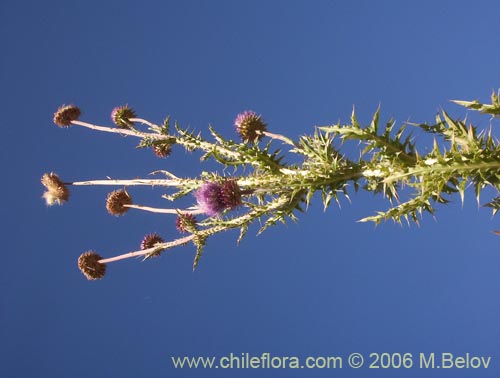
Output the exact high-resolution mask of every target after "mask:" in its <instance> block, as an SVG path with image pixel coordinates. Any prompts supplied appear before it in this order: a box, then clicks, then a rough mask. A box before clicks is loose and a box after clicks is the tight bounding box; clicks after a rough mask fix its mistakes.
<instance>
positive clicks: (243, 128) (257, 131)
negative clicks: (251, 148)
mask: <svg viewBox="0 0 500 378" xmlns="http://www.w3.org/2000/svg"><path fill="white" fill-rule="evenodd" d="M234 126H235V127H236V131H237V132H238V134H239V135H240V137H241V139H242V140H243V141H244V142H253V141H255V140H261V139H262V136H263V135H262V132H263V131H266V130H267V125H266V124H265V123H264V122H263V121H262V118H261V116H260V115H257V114H256V113H255V112H254V111H252V110H245V111H244V112H242V113H240V114H238V115H237V116H236V119H235V120H234Z"/></svg>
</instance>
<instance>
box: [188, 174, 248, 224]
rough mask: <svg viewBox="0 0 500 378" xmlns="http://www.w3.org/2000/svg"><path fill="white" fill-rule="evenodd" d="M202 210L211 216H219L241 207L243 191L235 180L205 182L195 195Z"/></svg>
mask: <svg viewBox="0 0 500 378" xmlns="http://www.w3.org/2000/svg"><path fill="white" fill-rule="evenodd" d="M195 197H196V200H197V201H198V206H199V207H200V209H201V210H202V211H203V212H204V213H205V214H207V215H209V216H214V215H219V214H220V213H222V212H223V211H224V210H226V209H229V210H232V209H234V208H236V207H238V206H239V205H241V191H240V188H239V186H238V184H237V183H236V180H234V179H228V180H225V181H224V182H205V183H204V184H203V185H202V186H201V187H200V189H198V191H197V192H196V193H195Z"/></svg>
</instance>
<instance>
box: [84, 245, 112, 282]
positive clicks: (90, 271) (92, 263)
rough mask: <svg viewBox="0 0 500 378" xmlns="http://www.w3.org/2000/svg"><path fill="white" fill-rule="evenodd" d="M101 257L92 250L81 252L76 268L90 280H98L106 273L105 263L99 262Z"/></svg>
mask: <svg viewBox="0 0 500 378" xmlns="http://www.w3.org/2000/svg"><path fill="white" fill-rule="evenodd" d="M99 260H102V257H101V256H99V255H98V254H97V253H95V252H94V251H87V252H85V253H82V254H81V255H80V257H79V258H78V268H79V269H80V271H81V272H82V273H83V274H84V275H85V277H87V279H88V280H89V281H90V280H99V279H101V278H103V277H104V275H105V274H106V264H102V263H100V262H99Z"/></svg>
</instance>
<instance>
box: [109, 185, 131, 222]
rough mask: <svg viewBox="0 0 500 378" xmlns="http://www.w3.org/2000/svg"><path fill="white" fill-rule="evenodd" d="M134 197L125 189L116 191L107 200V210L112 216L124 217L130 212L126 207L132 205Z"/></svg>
mask: <svg viewBox="0 0 500 378" xmlns="http://www.w3.org/2000/svg"><path fill="white" fill-rule="evenodd" d="M131 204H132V197H130V195H129V194H128V193H127V191H125V190H124V189H119V190H115V191H114V192H111V193H109V194H108V198H107V199H106V209H107V210H108V213H110V214H111V215H116V216H118V215H123V214H125V213H126V212H127V211H128V209H129V208H128V207H126V206H124V205H131Z"/></svg>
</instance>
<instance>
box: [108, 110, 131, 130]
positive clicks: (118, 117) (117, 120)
mask: <svg viewBox="0 0 500 378" xmlns="http://www.w3.org/2000/svg"><path fill="white" fill-rule="evenodd" d="M135 117H136V115H135V112H134V111H133V110H132V109H131V108H129V107H128V105H124V106H117V107H116V108H114V109H113V110H112V111H111V120H112V121H113V123H114V124H115V125H116V126H118V127H122V128H126V129H128V128H130V127H132V126H133V125H134V123H133V122H130V120H129V119H130V118H135Z"/></svg>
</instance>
